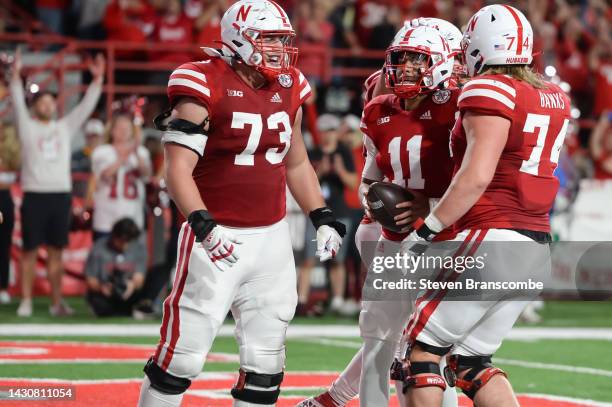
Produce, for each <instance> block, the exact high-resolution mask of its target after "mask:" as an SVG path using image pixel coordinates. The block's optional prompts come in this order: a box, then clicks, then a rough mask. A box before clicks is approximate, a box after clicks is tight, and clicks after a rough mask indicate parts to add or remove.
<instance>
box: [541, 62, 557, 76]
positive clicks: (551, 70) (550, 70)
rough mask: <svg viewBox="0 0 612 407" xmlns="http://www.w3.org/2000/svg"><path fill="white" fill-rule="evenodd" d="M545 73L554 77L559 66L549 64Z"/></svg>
mask: <svg viewBox="0 0 612 407" xmlns="http://www.w3.org/2000/svg"><path fill="white" fill-rule="evenodd" d="M544 73H545V74H546V76H549V77H551V78H552V77H553V76H555V75H556V74H557V68H555V67H554V66H552V65H548V66H547V67H546V68H545V69H544Z"/></svg>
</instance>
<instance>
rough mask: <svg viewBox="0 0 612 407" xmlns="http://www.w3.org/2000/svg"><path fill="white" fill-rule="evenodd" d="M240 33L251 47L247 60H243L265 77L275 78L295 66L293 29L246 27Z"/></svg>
mask: <svg viewBox="0 0 612 407" xmlns="http://www.w3.org/2000/svg"><path fill="white" fill-rule="evenodd" d="M242 35H243V37H244V38H245V39H246V40H247V41H248V42H249V43H250V44H251V46H252V47H253V52H252V53H251V56H250V58H249V60H248V61H244V62H245V63H246V64H247V65H250V66H252V67H254V68H255V69H256V70H257V71H258V72H260V73H261V74H262V75H263V76H265V77H266V79H268V80H273V79H276V78H277V77H278V76H279V75H280V74H284V73H288V72H289V71H290V68H291V67H293V66H295V63H296V61H297V56H298V49H297V47H294V46H293V40H294V38H295V32H294V31H293V30H287V31H263V30H256V29H253V28H248V29H247V30H245V32H244V33H243V34H242Z"/></svg>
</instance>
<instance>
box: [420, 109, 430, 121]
mask: <svg viewBox="0 0 612 407" xmlns="http://www.w3.org/2000/svg"><path fill="white" fill-rule="evenodd" d="M419 119H421V120H431V110H428V111H426V112H425V113H423V114H422V115H421V117H419Z"/></svg>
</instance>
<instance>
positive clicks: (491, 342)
mask: <svg viewBox="0 0 612 407" xmlns="http://www.w3.org/2000/svg"><path fill="white" fill-rule="evenodd" d="M462 47H463V51H464V55H465V59H466V65H467V69H468V74H469V75H470V76H471V77H473V79H472V80H470V81H469V82H468V83H467V84H466V85H464V87H463V89H462V91H461V95H460V96H459V99H458V102H459V105H458V107H459V111H460V116H459V118H458V120H457V122H456V125H455V127H454V128H453V132H452V136H451V148H452V152H453V160H454V161H455V175H454V177H453V180H452V182H451V184H450V186H449V188H448V190H447V191H446V192H445V193H444V196H443V197H442V199H441V200H440V202H439V203H438V204H437V205H436V206H435V208H434V209H433V210H432V211H431V213H430V214H429V215H428V216H427V218H425V220H424V221H417V222H415V230H414V231H413V232H412V233H411V234H410V235H409V236H408V237H407V238H406V239H405V241H404V242H403V244H402V246H403V247H402V249H403V250H405V251H406V252H407V253H409V254H415V253H416V251H417V247H416V245H419V248H418V252H422V248H423V246H425V245H427V244H428V243H429V242H430V241H431V240H432V239H433V238H434V237H435V236H436V235H437V234H438V233H439V232H440V231H442V230H444V229H445V228H446V227H447V226H449V225H455V229H456V230H457V231H458V235H457V237H456V239H455V240H456V241H457V242H463V243H461V245H460V246H461V247H460V250H461V251H462V253H463V254H459V253H458V255H466V254H467V255H468V256H470V255H471V256H479V255H483V253H484V249H483V247H482V246H483V245H482V243H486V242H515V243H514V244H510V243H507V244H502V245H501V247H500V246H492V245H488V246H487V248H486V252H487V254H486V255H487V261H486V263H485V268H484V269H483V270H480V273H481V274H483V275H493V276H496V277H497V276H499V277H501V278H503V276H508V275H514V274H516V273H517V272H520V271H523V270H527V271H528V272H529V273H541V274H537V275H542V276H545V275H546V274H548V273H549V272H550V250H549V248H548V245H547V244H546V243H547V242H550V240H551V238H550V234H549V232H550V224H549V215H548V214H549V212H550V210H551V207H552V204H553V200H554V198H555V195H556V192H557V189H558V181H557V179H556V178H555V177H554V176H553V171H554V169H555V168H556V166H557V162H558V159H559V153H560V150H561V147H562V146H563V140H564V137H565V133H566V131H567V127H568V124H569V120H570V114H569V111H570V101H569V99H568V97H567V96H566V95H565V93H564V92H563V91H562V90H561V89H560V88H559V87H558V86H556V85H554V84H552V83H549V82H545V81H544V80H543V79H541V77H540V76H539V75H537V74H535V73H534V72H533V71H532V70H531V69H530V68H529V64H530V63H531V62H532V49H533V31H532V28H531V24H530V23H529V21H528V20H527V19H526V18H525V16H524V15H523V14H522V13H521V12H520V11H519V10H517V9H515V8H513V7H510V6H507V5H492V6H487V7H484V8H482V9H481V10H479V11H478V12H477V13H476V14H475V15H474V16H472V18H471V19H470V21H469V22H468V24H467V28H466V31H465V33H464V37H463V40H462ZM516 242H521V244H519V243H516ZM527 250H528V251H527ZM526 251H527V252H526ZM485 273H486V274H485ZM456 276H457V273H453V272H452V271H451V272H450V273H447V274H446V275H444V278H445V279H454V278H456ZM445 295H446V292H445V291H443V290H430V291H428V292H427V293H426V294H425V295H424V296H422V297H420V298H419V299H418V300H417V303H416V308H415V311H414V313H413V316H412V317H411V320H410V322H409V324H408V328H407V330H406V335H407V337H408V340H409V342H410V345H411V346H410V351H409V354H408V358H409V360H410V363H412V364H413V365H414V364H415V362H418V365H419V366H421V367H424V368H423V370H421V371H412V372H410V371H408V372H407V373H408V379H407V380H406V383H407V384H409V383H413V384H414V383H423V382H426V381H431V382H432V383H434V382H438V381H440V380H442V378H441V377H440V375H439V374H436V373H437V372H436V373H434V371H435V369H436V368H437V366H438V363H439V361H440V358H441V356H440V355H444V354H446V353H447V352H449V351H450V352H451V355H450V357H449V359H448V364H449V368H448V369H447V370H446V371H445V376H446V378H447V379H449V380H450V381H451V384H456V385H457V386H458V387H460V388H461V389H462V390H463V392H464V393H465V394H466V395H467V396H468V397H470V398H471V399H472V400H473V401H474V404H475V405H477V406H484V407H488V406H496V407H506V406H513V407H514V406H518V405H519V404H518V402H517V400H516V397H515V395H514V393H513V390H512V387H511V385H510V382H509V381H508V379H507V378H506V374H505V373H504V372H503V371H502V370H501V369H499V368H496V367H495V366H494V365H493V364H492V362H491V358H492V356H493V354H494V353H495V351H496V350H497V349H498V348H499V346H500V345H501V342H502V340H503V338H504V337H505V336H506V335H507V333H508V332H509V331H510V329H511V328H512V326H513V324H514V323H515V321H516V319H517V318H518V316H519V315H520V313H521V311H522V310H523V308H524V307H525V306H526V304H527V303H528V302H527V301H518V300H515V301H502V300H493V301H445ZM428 370H429V371H428ZM406 397H407V399H408V403H407V404H406V405H410V406H411V407H415V406H417V407H418V406H439V405H440V402H441V399H442V390H441V389H440V388H438V387H420V386H414V385H413V386H412V387H409V389H408V392H407V394H406Z"/></svg>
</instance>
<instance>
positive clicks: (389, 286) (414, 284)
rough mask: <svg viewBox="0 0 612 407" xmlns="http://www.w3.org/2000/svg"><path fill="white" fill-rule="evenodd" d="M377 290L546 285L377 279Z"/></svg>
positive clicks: (534, 286)
mask: <svg viewBox="0 0 612 407" xmlns="http://www.w3.org/2000/svg"><path fill="white" fill-rule="evenodd" d="M372 286H373V287H374V289H376V290H543V289H544V283H543V282H541V281H534V280H532V279H528V280H527V281H479V280H474V279H472V278H467V279H465V281H432V280H429V279H427V278H421V279H419V280H416V281H415V280H411V279H408V278H402V279H400V280H399V281H385V280H383V279H382V278H377V279H375V280H374V281H373V282H372Z"/></svg>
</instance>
